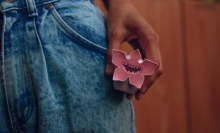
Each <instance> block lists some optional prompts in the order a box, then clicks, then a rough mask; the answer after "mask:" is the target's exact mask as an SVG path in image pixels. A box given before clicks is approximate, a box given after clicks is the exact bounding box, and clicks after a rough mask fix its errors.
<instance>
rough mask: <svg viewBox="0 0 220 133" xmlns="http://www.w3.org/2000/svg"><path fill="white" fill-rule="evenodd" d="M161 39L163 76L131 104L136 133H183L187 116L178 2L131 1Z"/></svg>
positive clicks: (184, 132) (185, 129) (185, 128)
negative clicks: (139, 99) (133, 109)
mask: <svg viewBox="0 0 220 133" xmlns="http://www.w3.org/2000/svg"><path fill="white" fill-rule="evenodd" d="M133 2H134V3H135V5H136V6H137V7H138V9H139V10H140V12H141V14H142V15H143V16H144V17H145V18H146V20H147V21H148V22H149V23H150V24H151V25H152V27H153V28H154V29H155V31H156V32H157V33H158V35H159V37H160V47H161V54H162V59H163V67H164V74H163V75H162V77H160V78H159V80H158V81H157V82H156V83H155V84H154V85H153V86H152V88H151V89H150V90H149V91H148V92H147V93H146V95H145V96H144V98H143V99H142V100H141V101H135V100H133V101H134V106H135V109H136V124H137V132H138V133H186V132H188V131H187V129H188V128H187V114H186V112H187V111H186V102H185V90H184V89H185V82H184V81H185V80H184V76H185V75H184V68H183V67H184V65H183V58H184V57H183V52H182V42H181V41H182V40H181V37H182V35H181V18H180V16H181V14H180V13H181V12H180V3H179V1H153V0H150V1H146V0H138V1H137V0H133Z"/></svg>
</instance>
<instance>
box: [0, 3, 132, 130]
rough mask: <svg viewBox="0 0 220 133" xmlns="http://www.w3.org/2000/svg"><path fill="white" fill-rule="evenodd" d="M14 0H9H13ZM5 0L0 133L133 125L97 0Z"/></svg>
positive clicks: (107, 128)
mask: <svg viewBox="0 0 220 133" xmlns="http://www.w3.org/2000/svg"><path fill="white" fill-rule="evenodd" d="M7 1H9V2H7ZM7 1H4V0H0V10H1V15H0V17H1V19H0V24H1V26H0V28H1V40H0V41H1V45H0V46H1V47H0V48H1V49H0V52H1V79H2V80H1V82H0V84H1V85H0V86H1V89H0V133H132V132H135V128H134V115H133V107H132V103H131V101H130V100H127V99H126V98H125V95H124V94H123V93H122V92H119V91H116V90H114V89H113V87H112V79H111V78H112V77H108V76H106V75H105V72H104V70H105V53H106V49H107V39H106V28H105V24H104V22H105V19H104V17H103V14H102V13H101V12H100V10H99V8H98V7H96V6H95V5H94V3H93V1H91V0H60V1H58V0H14V1H10V0H7Z"/></svg>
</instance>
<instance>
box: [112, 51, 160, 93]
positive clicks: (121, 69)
mask: <svg viewBox="0 0 220 133" xmlns="http://www.w3.org/2000/svg"><path fill="white" fill-rule="evenodd" d="M112 52H113V57H112V63H113V64H114V65H116V66H117V68H116V69H115V71H114V75H113V81H114V83H113V84H114V88H115V89H117V90H121V91H124V92H126V93H129V94H135V93H136V92H137V90H138V89H140V88H141V86H142V84H143V82H144V79H145V76H150V75H152V74H153V72H154V70H155V68H156V67H157V66H158V63H156V62H153V61H151V60H148V59H146V60H142V58H141V54H140V51H139V50H138V49H137V50H135V51H133V52H132V53H131V54H130V55H126V53H125V52H124V51H120V50H115V49H113V51H112Z"/></svg>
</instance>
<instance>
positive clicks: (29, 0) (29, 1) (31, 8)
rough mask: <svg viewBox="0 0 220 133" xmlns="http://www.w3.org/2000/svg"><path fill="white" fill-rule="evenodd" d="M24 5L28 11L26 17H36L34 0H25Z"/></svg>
mask: <svg viewBox="0 0 220 133" xmlns="http://www.w3.org/2000/svg"><path fill="white" fill-rule="evenodd" d="M25 3H26V7H27V10H28V16H29V17H36V16H38V13H37V7H36V4H35V0H25Z"/></svg>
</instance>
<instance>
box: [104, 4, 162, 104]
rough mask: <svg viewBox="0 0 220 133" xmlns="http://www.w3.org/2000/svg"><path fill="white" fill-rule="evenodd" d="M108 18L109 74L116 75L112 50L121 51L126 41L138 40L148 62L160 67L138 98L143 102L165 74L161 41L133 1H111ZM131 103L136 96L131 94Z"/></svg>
mask: <svg viewBox="0 0 220 133" xmlns="http://www.w3.org/2000/svg"><path fill="white" fill-rule="evenodd" d="M108 5H109V7H108V9H109V11H108V14H107V27H108V41H109V46H108V50H107V54H106V70H105V72H106V74H112V73H113V72H114V69H115V66H114V65H113V64H112V62H111V61H112V49H119V48H120V46H121V44H122V43H123V42H125V41H128V42H129V41H132V40H134V39H137V40H138V43H137V44H136V46H135V47H138V48H139V49H140V51H142V53H143V54H144V56H145V58H147V59H150V60H152V61H154V62H157V63H158V64H159V66H158V68H157V69H156V70H155V71H154V73H153V75H151V76H147V77H145V80H144V83H143V85H142V87H141V89H139V91H138V92H137V93H136V94H135V98H136V99H137V100H140V99H141V98H142V96H143V95H144V94H145V93H146V91H147V90H148V89H149V88H150V87H151V86H152V84H153V83H154V82H155V80H156V79H157V78H158V77H159V76H160V75H161V74H162V73H163V71H162V62H161V56H160V50H159V37H158V35H157V34H156V32H155V31H154V30H153V28H152V27H151V26H150V25H149V24H148V22H147V21H146V20H145V19H144V18H143V17H142V16H141V15H140V13H139V12H138V11H137V9H136V8H135V7H134V6H133V4H132V3H131V2H130V1H129V0H109V3H108ZM126 97H127V99H131V98H132V97H133V95H130V94H127V95H126Z"/></svg>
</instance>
